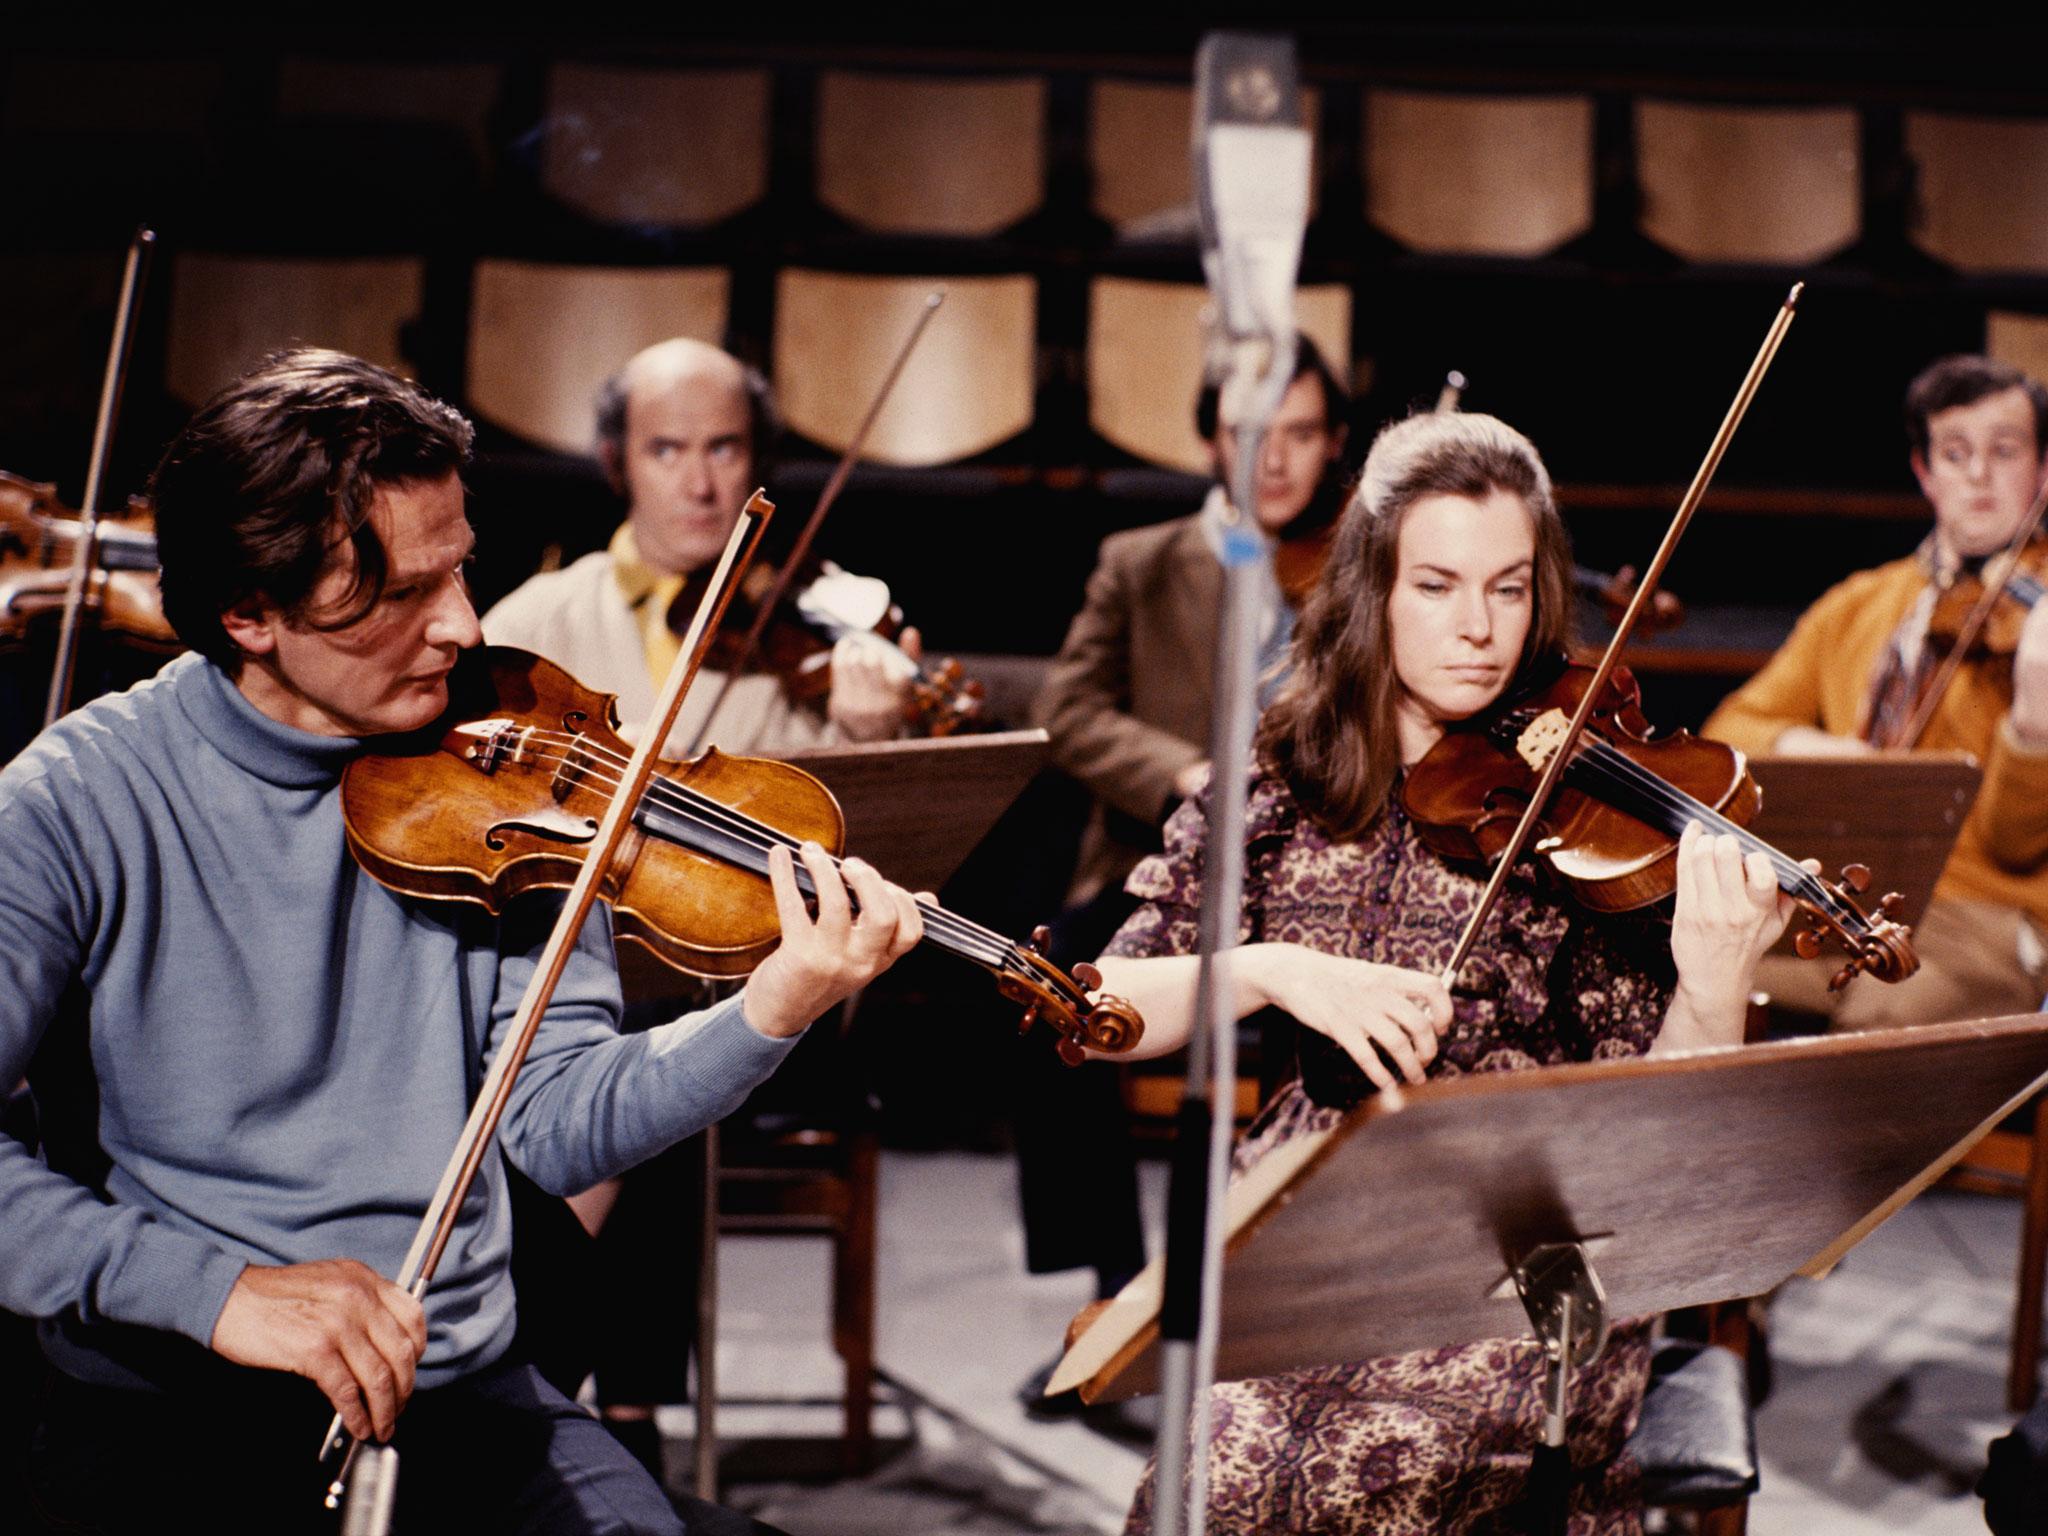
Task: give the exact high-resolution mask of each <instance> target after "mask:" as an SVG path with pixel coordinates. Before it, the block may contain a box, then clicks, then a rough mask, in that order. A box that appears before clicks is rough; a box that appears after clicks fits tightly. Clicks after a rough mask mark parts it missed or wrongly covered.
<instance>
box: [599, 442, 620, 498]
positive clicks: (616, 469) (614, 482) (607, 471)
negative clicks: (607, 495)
mask: <svg viewBox="0 0 2048 1536" xmlns="http://www.w3.org/2000/svg"><path fill="white" fill-rule="evenodd" d="M597 467H598V468H599V469H601V470H603V471H604V483H605V484H606V485H608V486H610V487H611V488H612V494H613V495H614V496H617V497H618V498H620V499H621V500H624V499H625V496H626V466H625V462H624V460H623V459H622V458H621V457H620V455H619V445H618V444H617V443H614V442H609V441H606V442H602V443H599V444H598V445H597Z"/></svg>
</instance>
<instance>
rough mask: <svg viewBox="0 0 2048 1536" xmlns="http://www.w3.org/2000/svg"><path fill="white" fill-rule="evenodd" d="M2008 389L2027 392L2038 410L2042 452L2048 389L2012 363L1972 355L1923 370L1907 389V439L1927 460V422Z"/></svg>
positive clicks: (2037, 436) (2037, 438)
mask: <svg viewBox="0 0 2048 1536" xmlns="http://www.w3.org/2000/svg"><path fill="white" fill-rule="evenodd" d="M2008 389H2023V390H2025V391H2026V392H2027V403H2028V404H2029V405H2031V406H2032V407H2033V408H2034V450H2035V452H2037V453H2038V452H2039V451H2040V450H2041V448H2042V446H2043V445H2042V440H2041V439H2042V432H2041V429H2042V427H2043V426H2044V425H2048V387H2044V386H2043V385H2042V384H2041V382H2040V381H2039V380H2038V379H2034V378H2031V377H2029V376H2028V375H2027V374H2026V373H2024V372H2022V371H2021V370H2020V369H2018V368H2015V367H2013V366H2012V364H2010V363H2000V362H1995V361H1993V360H1992V359H1991V358H1988V357H1979V356H1977V355H1976V354H1974V353H1970V352H1958V353H1956V354H1955V355H1954V356H1953V357H1944V358H1942V359H1940V360H1939V361H1938V362H1934V363H1930V364H1929V365H1928V366H1927V367H1926V368H1924V369H1922V370H1921V372H1920V375H1919V377H1918V378H1916V379H1914V380H1913V382H1912V383H1911V384H1908V385H1907V386H1906V436H1907V437H1908V438H1909V439H1911V440H1912V444H1913V451H1914V452H1915V453H1917V454H1919V455H1920V457H1921V458H1923V459H1924V458H1926V457H1927V422H1928V419H1929V418H1930V417H1932V416H1933V415H1934V414H1935V413H1936V412H1937V411H1947V410H1953V409H1954V408H1955V407H1956V406H1959V405H1974V404H1976V403H1977V402H1978V401H1979V400H1982V399H1983V398H1984V397H1985V396H1986V395H1999V394H2003V393H2005V391H2006V390H2008Z"/></svg>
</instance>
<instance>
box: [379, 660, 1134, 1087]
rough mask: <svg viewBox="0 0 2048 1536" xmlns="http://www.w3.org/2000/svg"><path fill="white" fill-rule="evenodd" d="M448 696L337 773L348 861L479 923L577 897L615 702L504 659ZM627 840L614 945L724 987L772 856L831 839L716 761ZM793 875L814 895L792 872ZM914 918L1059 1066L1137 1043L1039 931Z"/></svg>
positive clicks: (755, 762) (794, 806)
mask: <svg viewBox="0 0 2048 1536" xmlns="http://www.w3.org/2000/svg"><path fill="white" fill-rule="evenodd" d="M449 681H450V693H449V700H450V702H449V709H448V712H447V713H446V714H445V715H444V716H443V717H442V718H441V720H439V721H438V722H436V723H435V724H434V725H431V726H429V727H427V728H426V729H425V730H424V731H420V732H416V733H414V734H412V735H411V736H408V737H405V738H402V739H400V740H398V741H396V742H394V743H393V744H392V745H393V750H392V751H390V752H388V753H379V754H371V755H367V756H364V757H360V758H357V759H356V760H355V761H353V762H351V763H350V764H349V765H348V767H347V769H346V770H344V772H343V774H342V781H341V794H342V823H343V827H344V829H345V831H346V833H347V837H348V845H349V851H350V852H352V853H353V854H354V855H355V856H356V859H357V860H358V862H360V863H361V864H362V866H363V868H364V869H365V870H366V871H368V873H369V874H370V875H371V877H372V878H374V879H376V880H377V881H378V882H380V883H381V884H383V885H386V886H388V887H390V888H391V889H393V890H395V891H398V892H400V893H402V894H404V895H408V896H415V897H421V898H424V899H429V900H435V899H439V900H455V901H468V902H475V903H477V904H478V905H481V906H483V907H484V908H486V909H487V910H489V911H491V912H499V911H502V910H503V909H504V906H505V903H507V902H508V901H510V900H511V899H512V898H513V897H515V896H518V895H519V894H521V893H522V892H525V891H529V890H536V889H561V888H564V887H566V886H568V885H570V884H572V883H573V882H574V880H575V878H576V875H577V872H578V871H579V870H580V868H581V866H582V861H583V855H584V851H585V849H586V848H587V847H588V846H589V845H590V843H591V842H592V840H593V839H594V838H595V836H596V834H597V830H598V824H599V822H600V821H601V820H602V819H603V817H604V813H605V811H606V809H607V807H608V806H609V804H610V802H611V800H612V798H613V792H614V790H616V789H617V787H618V785H619V784H620V782H621V780H622V779H623V777H624V773H625V768H626V765H627V761H628V758H629V756H630V753H629V752H628V750H627V748H626V745H625V743H624V742H623V741H622V740H621V739H620V737H619V735H618V731H617V723H616V715H615V711H614V703H615V701H614V700H613V699H612V697H611V696H610V695H608V694H601V693H595V692H593V691H591V690H589V689H587V688H585V687H583V686H582V685H581V684H580V683H578V682H577V681H576V680H575V679H574V678H572V677H570V676H569V674H568V673H566V672H564V671H563V670H562V669H561V668H560V667H557V666H555V665H554V664H553V663H551V662H548V661H544V660H542V659H541V658H539V657H537V656H533V655H529V654H528V653H527V652H525V651H519V650H514V649H512V648H510V647H508V646H490V647H485V648H484V649H481V650H478V651H472V652H469V653H467V654H465V655H464V656H463V657H462V659H461V661H460V663H459V664H458V665H457V668H456V670H455V673H454V674H453V675H452V676H451V678H450V680H449ZM628 836H629V839H630V841H629V843H628V844H627V845H626V852H625V854H624V856H623V857H622V858H621V859H620V860H619V861H618V862H617V863H616V864H615V865H614V867H613V871H612V873H611V875H610V876H609V877H608V878H607V879H606V881H605V882H604V884H603V886H602V887H601V888H600V894H601V895H602V896H603V897H604V899H605V900H606V902H607V903H608V904H609V905H610V906H611V908H612V913H613V927H614V931H615V932H616V934H617V935H618V937H619V938H621V939H627V940H630V941H632V942H634V943H636V944H638V945H640V946H641V947H642V948H644V949H646V950H648V951H649V952H651V953H652V954H653V955H654V956H656V958H658V959H660V960H662V961H664V962H666V963H667V964H669V965H671V966H674V967H675V968H676V969H678V970H682V971H686V972H689V973H690V974H692V975H697V976H712V977H736V976H745V975H747V974H748V973H750V972H751V971H752V970H753V969H754V967H755V966H756V965H758V964H760V963H761V961H762V960H764V959H765V958H767V956H768V954H769V952H770V951H771V950H773V949H774V947H775V945H776V944H777V942H778V941H779V940H780V937H781V926H780V922H779V920H778V918H777V914H776V910H775V898H774V894H773V892H772V890H771V889H770V887H769V883H768V853H769V850H770V849H771V848H774V847H776V846H778V845H779V846H782V847H786V848H790V849H792V850H793V849H794V848H795V847H796V846H797V844H798V843H800V842H803V841H805V840H810V841H814V842H816V843H819V844H820V845H822V846H823V847H824V848H825V849H826V850H827V851H828V852H829V853H831V854H833V855H835V856H836V855H837V854H838V853H839V852H840V851H841V850H842V849H843V847H844V846H845V841H846V823H845V818H844V817H843V816H842V814H841V812H840V809H839V804H838V802H837V801H836V800H834V799H833V797H832V793H831V791H829V790H828V789H826V788H825V786H824V785H823V784H821V783H819V782H818V781H817V780H816V779H815V778H813V777H812V776H811V775H810V774H808V773H805V772H804V771H803V770H802V769H800V768H796V767H793V766H792V765H790V764H788V763H780V762H775V761H773V760H770V759H767V758H753V757H728V756H726V755H725V754H724V753H722V752H719V751H718V750H717V749H716V748H712V749H710V750H707V751H706V752H704V753H703V754H702V755H701V756H698V757H695V758H692V759H690V760H689V761H688V762H681V763H675V762H662V763H657V764H656V771H655V777H654V779H653V780H652V781H651V782H650V784H649V786H648V788H647V791H646V793H645V794H644V795H643V796H642V797H641V800H640V803H639V804H638V805H636V806H635V807H634V809H633V811H632V831H631V832H630V833H629V834H628ZM796 876H797V884H798V886H799V888H800V889H803V890H804V891H805V892H806V894H810V895H815V890H814V888H813V887H812V886H811V884H810V876H809V874H808V872H807V871H806V870H805V868H804V866H803V865H802V864H801V863H799V864H798V865H797V866H796ZM918 908H919V911H920V913H921V915H922V917H923V919H924V938H925V942H926V943H929V944H931V945H933V946H934V947H936V948H939V949H943V950H945V951H946V952H948V953H949V954H954V955H958V956H959V957H960V958H962V959H964V960H968V961H971V962H972V963H974V964H975V965H978V966H981V967H982V968H983V969H985V970H987V971H990V972H991V973H993V974H994V976H995V978H996V989H997V990H998V991H999V992H1001V993H1002V995H1003V996H1005V997H1007V998H1009V999H1011V1000H1012V1001H1014V1002H1017V1003H1021V1004H1023V1005H1024V1010H1025V1012H1024V1018H1023V1024H1022V1027H1023V1028H1027V1029H1028V1028H1029V1027H1030V1025H1031V1024H1032V1023H1033V1022H1034V1021H1035V1020H1038V1019H1044V1020H1045V1021H1046V1022H1047V1023H1049V1024H1050V1025H1052V1027H1053V1028H1054V1030H1055V1031H1057V1033H1058V1035H1059V1037H1060V1039H1059V1051H1060V1055H1061V1056H1062V1057H1063V1058H1064V1059H1066V1060H1067V1061H1068V1062H1069V1063H1077V1062H1079V1061H1080V1060H1081V1059H1082V1054H1083V1052H1084V1050H1095V1051H1102V1052H1108V1053H1116V1052H1121V1051H1127V1050H1129V1049H1130V1048H1131V1047H1132V1046H1134V1045H1136V1044H1137V1042H1138V1039H1139V1036H1140V1035H1141V1034H1142V1033H1143V1031H1144V1021H1143V1020H1142V1019H1141V1018H1140V1017H1139V1016H1138V1013H1137V1010H1136V1009H1134V1008H1133V1007H1131V1005H1130V1004H1129V1003H1127V1002H1125V1001H1123V1000H1122V999H1121V998H1116V997H1111V996H1108V995H1106V994H1102V993H1100V992H1098V991H1097V989H1098V988H1099V987H1100V986H1101V981H1102V978H1101V977H1100V975H1098V974H1097V973H1096V971H1095V969H1094V967H1093V966H1088V965H1077V966H1075V967H1074V969H1073V971H1072V973H1071V974H1069V973H1067V972H1064V971H1062V970H1060V969H1059V967H1057V966H1055V965H1053V964H1052V962H1051V961H1049V960H1047V959H1046V958H1045V957H1044V955H1043V954H1042V953H1041V952H1040V951H1041V950H1042V949H1043V947H1044V942H1045V930H1044V929H1040V930H1039V931H1038V932H1037V933H1035V934H1034V935H1033V937H1032V941H1031V942H1030V943H1028V944H1021V945H1020V944H1016V943H1013V942H1012V941H1011V940H1009V939H1008V938H1006V937H1004V936H1003V935H1002V934H999V933H996V932H994V931H992V930H990V929H988V928H984V927H982V926H981V925H980V924H979V923H975V922H971V921H969V920H968V919H966V918H964V917H960V916H958V915H957V914H955V913H952V912H948V911H947V910H946V909H945V908H943V907H941V906H939V905H938V904H937V903H935V902H931V901H920V902H919V903H918Z"/></svg>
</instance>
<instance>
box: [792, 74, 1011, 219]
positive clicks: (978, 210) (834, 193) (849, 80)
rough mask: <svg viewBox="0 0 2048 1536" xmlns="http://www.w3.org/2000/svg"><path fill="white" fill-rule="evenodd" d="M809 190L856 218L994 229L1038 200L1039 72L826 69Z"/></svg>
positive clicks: (820, 87) (839, 211) (821, 82)
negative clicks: (957, 75)
mask: <svg viewBox="0 0 2048 1536" xmlns="http://www.w3.org/2000/svg"><path fill="white" fill-rule="evenodd" d="M818 200H819V201H820V202H821V203H823V204H824V205H825V206H826V207H827V208H830V209H831V210H832V211H833V212H835V213H837V214H839V215H841V216H842V217H844V218H846V219H849V220H851V221H852V222H853V223H855V224H858V225H860V226H861V227H863V228H865V229H875V230H887V231H890V232H892V233H901V234H919V235H992V234H995V233H996V232H997V231H998V230H1001V229H1006V228H1008V227H1009V226H1010V225H1012V224H1015V223H1016V222H1017V221H1018V220H1019V219H1022V218H1023V217H1025V215H1027V214H1029V213H1031V212H1032V211H1034V210H1035V209H1036V208H1037V207H1038V205H1039V204H1040V203H1042V202H1044V201H1045V81H1044V80H1042V79H1040V78H1038V77H1037V76H1005V77H991V78H982V79H940V78H934V77H931V76H927V75H872V74H852V73H847V72H844V71H840V70H831V71H828V72H827V73H826V74H825V75H824V76H823V77H822V78H821V79H820V80H819V82H818Z"/></svg>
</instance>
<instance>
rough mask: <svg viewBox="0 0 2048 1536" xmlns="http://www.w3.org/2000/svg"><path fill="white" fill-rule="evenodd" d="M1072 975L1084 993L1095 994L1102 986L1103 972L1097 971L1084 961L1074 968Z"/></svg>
mask: <svg viewBox="0 0 2048 1536" xmlns="http://www.w3.org/2000/svg"><path fill="white" fill-rule="evenodd" d="M1072 975H1073V978H1074V980H1075V981H1076V982H1077V983H1078V984H1079V985H1080V988H1081V990H1082V991H1083V992H1093V991H1094V990H1095V989H1096V988H1097V987H1099V986H1101V985H1102V972H1100V971H1098V970H1097V969H1095V967H1094V966H1092V965H1090V964H1089V963H1088V962H1087V961H1086V960H1083V961H1082V962H1081V963H1080V964H1079V965H1077V966H1075V967H1074V969H1073V972H1072Z"/></svg>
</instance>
